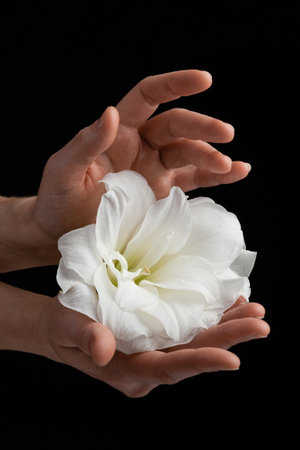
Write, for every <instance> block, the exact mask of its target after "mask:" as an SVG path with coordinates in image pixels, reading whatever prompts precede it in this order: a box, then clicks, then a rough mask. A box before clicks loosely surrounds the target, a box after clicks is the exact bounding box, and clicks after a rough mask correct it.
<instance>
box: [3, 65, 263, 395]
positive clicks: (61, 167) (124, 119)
mask: <svg viewBox="0 0 300 450" xmlns="http://www.w3.org/2000/svg"><path fill="white" fill-rule="evenodd" d="M211 82H212V80H211V76H210V74H208V73H207V72H205V71H198V70H185V71H178V72H172V73H169V74H163V75H157V76H153V77H148V78H146V79H144V80H142V81H141V82H140V83H139V84H138V85H137V86H135V87H134V88H133V89H132V90H131V91H130V92H129V93H128V94H127V95H126V96H125V97H124V98H123V99H122V100H121V101H120V102H119V103H118V105H117V106H116V107H109V108H107V109H106V111H105V112H104V114H103V115H102V117H101V118H100V120H97V121H96V122H94V123H93V124H92V125H90V126H88V127H86V128H84V129H83V130H81V131H80V132H79V133H78V134H77V135H76V136H75V137H74V139H73V140H71V141H70V142H69V143H68V144H66V146H65V147H64V148H62V149H61V150H59V151H58V152H56V153H55V154H54V155H52V157H51V158H50V159H49V160H48V162H47V164H46V166H45V169H44V173H43V177H42V181H41V184H40V188H39V192H38V195H37V196H36V197H30V198H23V199H19V198H10V199H6V198H1V199H0V217H1V221H0V251H1V255H2V260H1V263H0V270H1V271H2V272H6V271H11V270H16V269H22V268H25V267H36V266H41V265H48V264H57V263H58V260H59V257H60V255H59V253H58V250H57V240H58V238H59V237H60V236H61V235H62V234H64V233H66V232H67V231H70V230H72V229H75V228H78V227H81V226H84V225H87V224H89V223H93V222H94V221H95V215H96V211H97V208H98V205H99V201H100V199H101V196H102V195H103V193H104V191H103V189H104V188H103V184H99V183H98V180H100V179H101V178H103V176H104V175H105V174H106V173H108V172H117V171H120V170H123V169H132V170H135V171H137V172H139V173H141V174H142V175H143V176H144V177H145V178H146V179H147V180H148V182H149V184H150V186H151V187H152V189H153V190H154V192H155V194H156V197H157V198H162V197H165V196H166V195H168V193H169V190H170V188H171V187H172V186H173V185H177V186H180V187H181V188H182V189H183V190H184V191H190V190H192V189H196V188H199V187H206V186H214V185H218V184H224V183H233V182H236V181H239V180H241V179H242V178H244V177H246V176H247V174H248V172H249V170H250V166H249V165H248V164H247V163H244V162H241V161H231V159H230V158H229V157H228V156H226V155H224V154H223V153H221V152H220V150H216V149H215V148H214V147H213V145H212V144H213V143H220V144H221V143H227V142H230V141H231V140H232V139H233V137H234V130H233V127H232V126H231V125H229V124H227V123H225V122H223V121H221V120H219V119H215V118H212V117H208V116H204V115H202V114H199V113H196V112H193V111H189V110H186V109H178V108H173V109H170V110H168V111H166V112H163V113H161V114H158V115H156V116H154V117H151V116H152V114H153V113H154V112H155V111H156V109H157V107H158V106H159V104H160V103H166V102H169V101H171V100H175V99H177V98H179V97H180V96H188V95H193V94H197V93H200V92H202V91H204V90H206V89H207V88H209V86H210V85H211ZM264 314H265V310H264V308H263V306H262V305H260V304H258V303H252V302H251V303H245V302H244V301H243V299H242V298H240V299H239V300H238V301H237V302H236V304H235V305H234V307H232V308H231V309H230V310H229V311H227V312H226V313H225V314H224V316H223V318H222V320H221V322H220V323H219V324H218V325H217V326H215V327H213V328H211V329H209V330H207V331H204V332H202V333H200V335H199V336H197V337H196V338H195V339H194V340H193V341H192V342H191V343H190V344H187V345H184V346H180V347H173V348H170V349H167V350H164V351H153V352H145V353H139V354H135V355H130V356H127V355H124V354H122V353H120V352H118V351H116V350H115V345H116V344H115V339H114V336H113V334H112V333H111V331H110V330H109V329H108V328H106V327H105V326H103V325H102V324H100V323H97V322H95V321H93V320H91V319H89V318H88V317H86V316H84V315H82V314H80V313H78V312H75V311H72V310H70V309H67V308H65V307H63V306H62V305H61V304H60V303H59V301H58V300H57V298H50V297H47V296H43V295H38V294H35V293H32V292H27V291H23V290H20V289H17V288H14V287H11V286H7V285H5V284H4V283H0V348H2V349H10V350H21V351H26V352H31V353H37V354H40V355H43V356H46V357H48V358H51V359H53V360H55V361H59V362H61V363H64V364H68V365H70V366H73V367H75V368H77V369H78V370H80V371H82V372H84V373H86V374H88V375H90V376H92V377H95V378H97V379H99V380H102V381H104V382H106V383H108V384H109V385H111V386H113V387H114V388H116V389H118V390H120V391H121V392H123V393H124V394H125V395H128V396H130V397H139V396H143V395H146V394H147V393H148V392H150V391H151V390H152V389H153V388H155V387H156V386H158V385H160V384H173V383H176V382H178V381H180V380H182V379H185V378H188V377H191V376H194V375H197V374H200V373H203V372H212V371H218V370H235V369H237V368H238V367H239V364H240V361H239V358H238V357H237V356H236V355H235V354H234V353H232V352H230V351H228V349H229V348H230V347H232V346H233V345H236V344H238V343H241V342H246V341H249V340H251V339H258V338H261V337H265V336H267V335H268V333H269V325H268V324H267V323H266V322H265V321H263V320H262V318H263V317H264Z"/></svg>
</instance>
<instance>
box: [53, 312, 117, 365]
mask: <svg viewBox="0 0 300 450" xmlns="http://www.w3.org/2000/svg"><path fill="white" fill-rule="evenodd" d="M61 308H62V309H61V313H60V323H61V326H60V330H59V334H60V337H59V340H60V344H61V346H63V347H69V348H70V347H77V348H78V349H80V350H81V351H83V352H84V353H85V354H87V355H89V356H91V357H92V359H93V361H94V362H95V364H96V365H97V366H105V365H106V364H107V363H108V362H109V361H110V360H111V358H112V357H113V355H114V353H115V349H116V342H115V338H114V336H113V334H112V332H111V331H110V330H109V329H108V328H107V327H105V326H104V325H102V324H101V323H98V322H96V321H94V320H92V319H90V318H89V317H87V316H85V315H84V314H81V313H79V312H77V311H73V310H71V309H69V308H66V307H64V306H62V305H61ZM62 327H63V329H62Z"/></svg>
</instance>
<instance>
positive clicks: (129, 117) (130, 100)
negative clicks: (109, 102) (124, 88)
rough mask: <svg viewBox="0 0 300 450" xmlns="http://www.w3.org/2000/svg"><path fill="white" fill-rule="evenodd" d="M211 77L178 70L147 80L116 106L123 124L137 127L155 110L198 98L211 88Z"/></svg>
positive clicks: (192, 71) (201, 72)
mask: <svg viewBox="0 0 300 450" xmlns="http://www.w3.org/2000/svg"><path fill="white" fill-rule="evenodd" d="M211 83H212V78H211V75H210V74H209V73H208V72H206V71H200V70H180V71H176V72H170V73H165V74H161V75H154V76H150V77H147V78H145V79H143V80H142V81H140V82H139V83H138V84H137V85H136V86H135V87H134V88H133V89H132V90H131V91H130V92H129V93H128V94H127V95H126V96H125V97H124V98H123V99H122V100H121V101H120V103H119V104H118V105H117V109H118V111H119V114H120V120H121V122H122V124H124V125H126V126H130V127H134V128H135V127H139V126H140V125H141V124H142V123H143V122H144V121H145V120H147V119H148V118H149V117H150V116H151V115H152V114H153V113H154V112H155V110H156V109H157V107H158V106H159V104H160V103H166V102H169V101H171V100H175V99H177V98H179V97H182V96H188V95H193V94H198V93H200V92H203V91H205V90H206V89H208V88H209V87H210V86H211Z"/></svg>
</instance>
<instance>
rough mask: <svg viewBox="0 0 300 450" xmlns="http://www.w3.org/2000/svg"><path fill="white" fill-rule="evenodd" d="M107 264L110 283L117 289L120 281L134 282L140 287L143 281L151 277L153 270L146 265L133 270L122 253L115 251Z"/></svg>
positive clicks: (107, 260)
mask: <svg viewBox="0 0 300 450" xmlns="http://www.w3.org/2000/svg"><path fill="white" fill-rule="evenodd" d="M105 262H106V269H107V273H108V276H109V278H110V281H111V282H112V284H113V285H114V286H116V287H118V285H119V281H120V280H122V281H125V280H132V281H134V283H135V284H137V285H139V284H140V282H141V281H142V280H144V279H145V278H146V277H147V276H149V275H151V270H150V269H149V268H148V267H147V266H146V265H143V266H142V267H137V268H135V269H134V270H131V269H132V268H130V267H128V262H127V260H126V258H125V257H124V256H123V255H122V254H121V253H120V252H116V251H114V252H113V253H112V254H111V255H110V257H109V258H108V259H106V260H105Z"/></svg>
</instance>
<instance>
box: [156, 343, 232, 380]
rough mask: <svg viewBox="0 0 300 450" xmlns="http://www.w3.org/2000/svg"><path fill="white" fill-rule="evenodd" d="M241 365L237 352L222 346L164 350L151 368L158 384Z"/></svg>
mask: <svg viewBox="0 0 300 450" xmlns="http://www.w3.org/2000/svg"><path fill="white" fill-rule="evenodd" d="M239 365H240V360H239V358H238V357H237V356H236V355H235V354H233V353H231V352H228V351H227V350H223V349H220V348H201V349H189V350H178V351H175V352H171V353H163V352H162V353H161V354H160V356H159V358H158V359H157V361H156V363H155V365H154V367H152V368H151V372H150V373H151V375H152V380H151V381H152V383H155V384H157V385H159V384H174V383H177V382H179V381H181V380H184V379H186V378H190V377H193V376H195V375H199V374H201V373H205V372H217V371H220V370H236V369H238V368H239ZM149 369H150V367H149Z"/></svg>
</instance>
